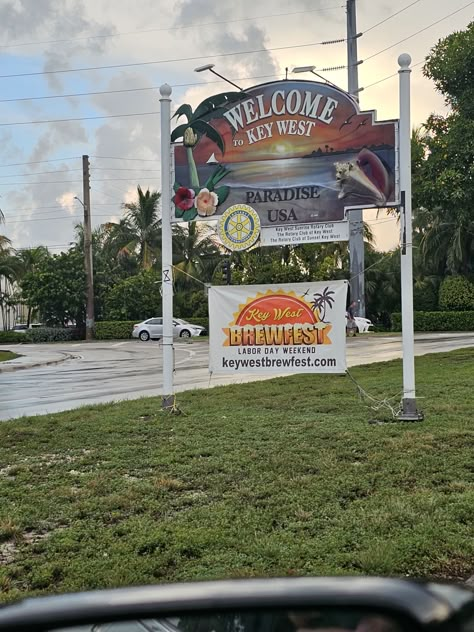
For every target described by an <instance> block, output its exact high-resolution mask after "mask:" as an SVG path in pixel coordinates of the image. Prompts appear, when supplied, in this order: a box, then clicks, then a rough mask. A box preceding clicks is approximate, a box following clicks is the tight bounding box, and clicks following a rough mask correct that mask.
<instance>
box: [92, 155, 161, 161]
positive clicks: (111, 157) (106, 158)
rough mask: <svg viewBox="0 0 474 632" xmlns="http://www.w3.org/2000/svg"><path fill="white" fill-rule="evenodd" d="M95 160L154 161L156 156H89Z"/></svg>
mask: <svg viewBox="0 0 474 632" xmlns="http://www.w3.org/2000/svg"><path fill="white" fill-rule="evenodd" d="M90 158H96V159H97V160H137V161H141V162H156V158H129V157H128V156H127V157H126V156H90Z"/></svg>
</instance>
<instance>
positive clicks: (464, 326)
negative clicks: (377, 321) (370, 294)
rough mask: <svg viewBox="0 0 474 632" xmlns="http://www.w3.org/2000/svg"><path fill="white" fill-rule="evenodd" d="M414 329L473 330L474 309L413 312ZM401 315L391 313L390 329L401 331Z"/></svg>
mask: <svg viewBox="0 0 474 632" xmlns="http://www.w3.org/2000/svg"><path fill="white" fill-rule="evenodd" d="M413 324H414V327H415V331H474V311H469V312H414V320H413ZM401 329H402V315H401V314H400V313H397V314H392V331H401Z"/></svg>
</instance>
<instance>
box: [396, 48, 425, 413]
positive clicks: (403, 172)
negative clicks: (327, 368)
mask: <svg viewBox="0 0 474 632" xmlns="http://www.w3.org/2000/svg"><path fill="white" fill-rule="evenodd" d="M398 64H399V66H400V70H399V71H398V74H399V84H400V128H399V129H400V132H399V134H400V229H401V285H402V348H403V400H402V411H401V413H400V415H399V416H398V418H399V419H400V420H401V421H421V420H422V419H423V414H422V413H421V412H420V411H418V410H417V408H416V398H415V339H414V328H413V244H412V221H411V220H412V217H411V215H412V208H411V129H410V73H411V69H410V64H411V57H410V55H408V54H406V53H404V54H403V55H400V57H399V58H398Z"/></svg>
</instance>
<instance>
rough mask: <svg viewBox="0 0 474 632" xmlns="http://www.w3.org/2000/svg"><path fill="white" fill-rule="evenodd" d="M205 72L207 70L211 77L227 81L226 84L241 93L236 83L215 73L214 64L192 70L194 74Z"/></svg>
mask: <svg viewBox="0 0 474 632" xmlns="http://www.w3.org/2000/svg"><path fill="white" fill-rule="evenodd" d="M206 70H209V72H212V74H213V75H216V77H219V78H220V79H223V80H224V81H227V83H230V85H231V86H234V88H237V90H240V91H241V92H242V88H241V87H240V86H238V85H237V84H236V83H234V82H233V81H231V80H230V79H227V77H224V75H220V74H219V73H218V72H216V71H215V70H214V64H204V66H198V67H197V68H195V69H194V72H205V71H206Z"/></svg>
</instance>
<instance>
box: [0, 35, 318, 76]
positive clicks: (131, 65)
mask: <svg viewBox="0 0 474 632" xmlns="http://www.w3.org/2000/svg"><path fill="white" fill-rule="evenodd" d="M320 45H324V42H310V43H308V44H293V45H292V46H276V47H274V48H256V49H254V50H244V51H236V52H233V53H207V54H206V55H198V56H196V57H179V58H175V59H160V60H156V61H141V62H133V63H129V64H111V65H108V66H84V67H82V68H69V69H66V68H64V69H59V70H43V71H40V72H23V73H15V74H11V75H0V79H9V78H11V77H36V76H42V75H55V74H61V73H70V72H88V71H92V70H112V69H115V68H134V67H136V66H150V65H153V64H171V63H175V62H183V61H197V60H199V59H215V58H218V57H219V58H220V57H233V56H237V55H252V54H257V53H268V52H271V51H276V50H290V49H295V48H308V47H310V46H320Z"/></svg>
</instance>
